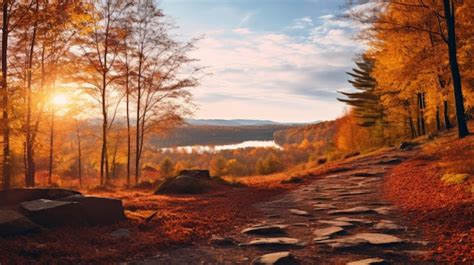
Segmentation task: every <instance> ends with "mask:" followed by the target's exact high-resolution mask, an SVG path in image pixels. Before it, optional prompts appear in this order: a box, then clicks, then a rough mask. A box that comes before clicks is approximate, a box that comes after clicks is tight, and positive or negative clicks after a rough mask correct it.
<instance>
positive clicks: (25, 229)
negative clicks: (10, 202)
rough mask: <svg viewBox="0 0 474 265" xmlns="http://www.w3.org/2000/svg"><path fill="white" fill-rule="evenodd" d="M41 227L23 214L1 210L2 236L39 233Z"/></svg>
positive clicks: (0, 233) (0, 230)
mask: <svg viewBox="0 0 474 265" xmlns="http://www.w3.org/2000/svg"><path fill="white" fill-rule="evenodd" d="M39 228H40V227H39V226H38V225H37V224H35V223H33V222H32V221H31V220H30V219H28V218H26V217H25V216H23V215H22V214H20V213H18V212H16V211H12V210H0V236H16V235H24V234H27V233H31V232H37V231H39Z"/></svg>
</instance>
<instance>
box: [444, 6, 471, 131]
mask: <svg viewBox="0 0 474 265" xmlns="http://www.w3.org/2000/svg"><path fill="white" fill-rule="evenodd" d="M443 2H444V15H445V20H446V26H447V29H448V50H449V65H450V68H451V75H452V78H453V88H454V99H455V102H456V118H457V123H458V135H459V138H463V137H465V136H467V135H469V130H468V128H467V122H466V117H465V111H464V97H463V94H462V83H461V74H460V72H459V65H458V59H457V47H456V46H457V45H456V20H455V16H456V11H455V8H454V2H453V1H452V0H443Z"/></svg>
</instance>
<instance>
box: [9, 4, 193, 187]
mask: <svg viewBox="0 0 474 265" xmlns="http://www.w3.org/2000/svg"><path fill="white" fill-rule="evenodd" d="M2 15H3V16H2V18H3V20H2V21H3V22H2V113H3V123H2V125H3V126H2V140H3V164H2V168H3V178H2V182H3V188H4V189H8V188H9V187H10V186H11V185H12V184H15V185H16V186H18V185H20V186H22V183H23V185H25V186H27V187H33V186H35V183H36V181H35V178H36V174H37V172H38V170H42V171H46V170H47V171H48V176H49V177H48V178H49V180H48V183H49V184H50V185H51V184H52V175H53V174H54V170H55V168H56V167H61V164H60V163H61V161H55V159H58V156H57V153H58V152H61V150H55V149H54V147H55V146H57V144H56V143H55V142H56V141H58V140H61V139H58V138H55V137H54V135H56V134H57V131H58V130H64V129H69V130H70V131H74V132H75V134H76V135H75V137H74V138H75V139H62V140H63V141H69V142H70V143H71V144H72V145H74V148H73V149H76V150H75V151H73V153H74V154H78V157H77V165H76V167H77V172H78V175H79V176H78V178H79V179H81V175H82V172H83V170H82V167H83V163H84V159H83V156H84V154H85V152H84V151H85V150H82V149H83V148H85V147H87V145H91V144H92V145H94V146H93V148H94V151H95V150H97V146H98V145H97V144H96V142H100V146H101V147H100V156H99V159H98V161H96V160H94V162H93V163H96V165H97V167H98V172H99V177H100V182H99V183H100V185H106V184H107V182H108V181H109V179H110V178H111V175H113V174H114V172H115V170H114V168H115V167H116V157H117V152H118V150H117V149H118V142H119V141H121V138H126V149H127V151H126V167H127V170H126V171H127V176H126V178H127V183H128V184H129V185H130V184H131V182H132V176H133V177H134V182H135V183H138V182H139V180H140V169H141V159H142V156H143V148H144V144H145V142H146V138H147V136H148V134H149V133H150V132H152V131H153V130H156V129H157V128H160V129H161V128H163V127H166V126H170V125H172V124H179V123H181V122H182V117H183V115H185V114H187V113H188V112H189V107H190V104H189V103H190V96H191V94H190V92H189V90H188V89H189V88H192V87H195V86H196V85H197V84H198V81H197V78H196V74H198V73H199V70H200V69H198V68H196V67H194V66H192V62H193V61H194V60H193V59H192V58H190V57H188V56H187V53H188V52H189V51H191V50H192V49H193V43H194V41H190V42H180V41H177V40H175V39H173V37H171V36H170V34H169V32H170V30H172V29H173V27H174V25H172V24H171V23H170V22H169V21H168V20H167V19H166V18H165V17H164V15H163V13H162V11H161V10H159V9H158V8H157V7H156V4H155V2H154V1H151V0H145V1H134V2H130V1H112V0H103V1H40V0H31V1H15V0H9V1H3V4H2ZM64 95H67V97H68V99H65V96H64ZM68 101H70V102H68ZM123 113H125V115H123ZM122 116H125V118H124V120H125V123H126V129H125V130H123V129H122V128H120V129H118V126H116V120H117V119H119V118H121V117H122ZM91 117H97V118H92V119H91ZM99 117H100V121H98V120H97V119H99ZM91 120H92V121H91ZM122 120H123V119H122ZM94 123H96V124H97V123H100V127H101V129H100V134H99V133H98V132H96V131H94V130H88V127H91V126H92V125H96V124H94ZM84 134H90V135H93V136H94V137H95V138H94V140H93V143H91V142H90V139H89V140H88V142H89V143H88V142H87V141H84V140H83V139H82V138H83V135H84ZM67 136H69V137H71V135H67ZM73 143H74V144H73ZM71 152H72V150H71V151H70V152H68V153H62V154H61V156H65V155H66V156H67V154H70V153H71ZM46 153H49V163H48V164H49V165H48V166H46V165H45V161H39V160H45V159H46V157H48V155H46ZM86 155H88V156H89V155H93V156H95V152H94V154H91V153H90V152H89V153H86ZM38 163H39V166H38ZM111 171H112V172H111ZM21 172H23V174H24V180H21V179H17V178H16V177H17V176H18V175H20V174H22V173H21ZM12 182H15V183H12ZM80 182H81V181H80V180H79V183H80Z"/></svg>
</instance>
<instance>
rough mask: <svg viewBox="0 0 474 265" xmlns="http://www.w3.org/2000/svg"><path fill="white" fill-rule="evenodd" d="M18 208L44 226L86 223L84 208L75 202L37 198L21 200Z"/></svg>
mask: <svg viewBox="0 0 474 265" xmlns="http://www.w3.org/2000/svg"><path fill="white" fill-rule="evenodd" d="M20 208H21V211H22V212H23V213H24V214H25V215H26V216H27V217H28V218H29V219H31V220H32V221H33V222H35V223H37V224H40V225H42V226H45V227H56V226H65V225H70V226H78V225H86V224H87V218H86V214H85V211H84V208H83V207H82V206H81V205H80V204H79V203H77V202H68V201H52V200H46V199H39V200H34V201H27V202H22V203H21V204H20Z"/></svg>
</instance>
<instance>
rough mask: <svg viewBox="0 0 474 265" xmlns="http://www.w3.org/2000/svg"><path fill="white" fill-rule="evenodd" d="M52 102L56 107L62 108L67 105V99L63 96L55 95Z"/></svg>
mask: <svg viewBox="0 0 474 265" xmlns="http://www.w3.org/2000/svg"><path fill="white" fill-rule="evenodd" d="M52 102H53V104H54V105H56V106H64V105H66V104H68V103H69V98H68V97H67V96H66V95H64V94H57V95H55V96H54V97H53V100H52Z"/></svg>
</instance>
